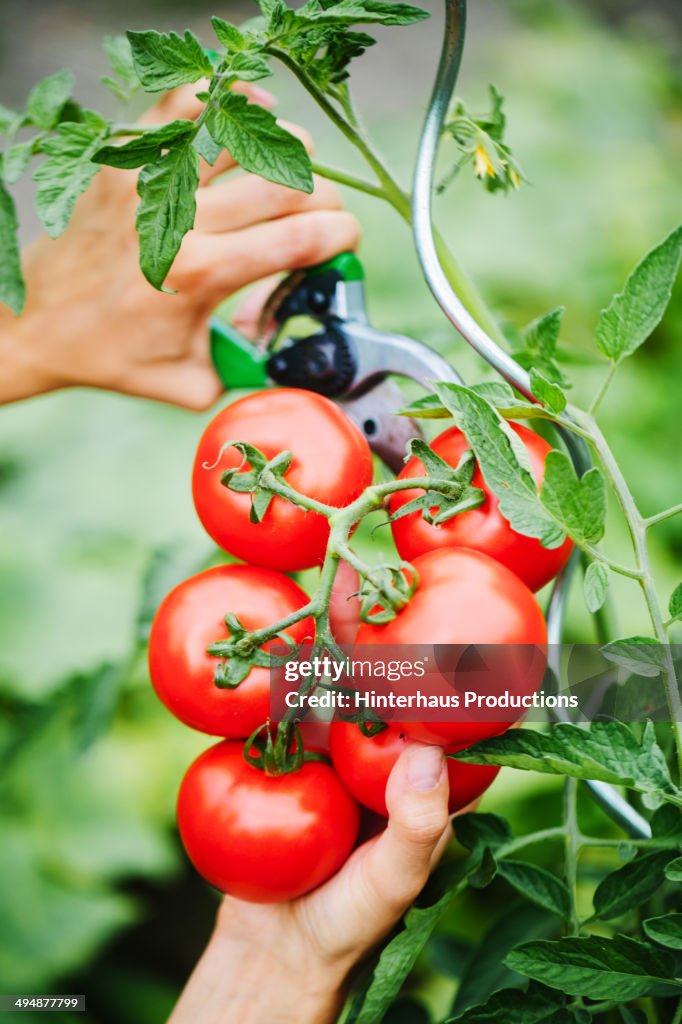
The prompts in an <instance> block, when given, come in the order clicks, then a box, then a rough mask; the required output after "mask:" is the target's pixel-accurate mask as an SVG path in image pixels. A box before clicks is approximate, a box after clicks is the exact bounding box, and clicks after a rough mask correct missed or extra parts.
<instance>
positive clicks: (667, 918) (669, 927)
mask: <svg viewBox="0 0 682 1024" xmlns="http://www.w3.org/2000/svg"><path fill="white" fill-rule="evenodd" d="M642 927H643V928H644V931H645V932H646V934H647V935H648V937H649V938H650V939H653V941H654V942H657V943H658V944H659V945H660V946H666V947H667V948H668V949H682V914H664V915H663V916H661V917H650V918H648V919H647V920H646V921H643V922H642Z"/></svg>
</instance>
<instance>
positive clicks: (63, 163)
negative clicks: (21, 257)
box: [33, 111, 106, 238]
mask: <svg viewBox="0 0 682 1024" xmlns="http://www.w3.org/2000/svg"><path fill="white" fill-rule="evenodd" d="M105 136H106V122H105V121H103V120H102V118H100V117H98V115H97V114H92V113H90V112H88V111H84V112H83V120H82V121H81V122H66V123H64V124H61V125H59V128H58V130H57V135H56V136H55V137H53V138H51V139H47V140H46V141H45V142H44V143H43V146H42V149H43V152H44V153H46V154H47V155H46V158H45V160H43V162H42V163H41V164H40V166H39V167H38V169H37V170H36V172H35V174H34V175H33V176H34V178H35V180H36V182H37V189H36V210H37V212H38V216H39V217H40V220H41V223H42V225H43V227H44V228H45V230H46V231H47V233H48V235H51V236H52V238H56V237H57V236H58V235H60V234H61V233H62V231H63V230H64V228H65V227H66V225H67V224H68V223H69V220H70V218H71V214H72V213H73V208H74V206H75V205H76V200H77V199H78V197H79V196H80V195H81V193H83V192H84V191H85V189H86V188H87V187H88V185H89V184H90V182H91V181H92V179H93V178H94V177H95V175H96V174H97V172H98V170H99V167H98V165H97V164H96V163H94V162H93V157H94V155H95V153H96V152H97V150H98V149H99V148H100V146H101V144H102V142H103V140H104V138H105Z"/></svg>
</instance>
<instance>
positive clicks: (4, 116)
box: [0, 103, 21, 132]
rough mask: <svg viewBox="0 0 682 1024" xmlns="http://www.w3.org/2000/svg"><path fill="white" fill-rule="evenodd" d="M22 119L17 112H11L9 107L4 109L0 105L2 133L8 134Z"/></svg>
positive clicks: (0, 127)
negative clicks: (8, 130)
mask: <svg viewBox="0 0 682 1024" xmlns="http://www.w3.org/2000/svg"><path fill="white" fill-rule="evenodd" d="M20 118H21V114H17V113H16V111H14V110H10V109H9V108H8V107H3V105H2V103H0V132H6V131H7V129H8V128H10V127H11V126H12V125H13V124H16V123H17V121H19V119H20Z"/></svg>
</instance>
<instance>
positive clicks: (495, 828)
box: [452, 812, 512, 853]
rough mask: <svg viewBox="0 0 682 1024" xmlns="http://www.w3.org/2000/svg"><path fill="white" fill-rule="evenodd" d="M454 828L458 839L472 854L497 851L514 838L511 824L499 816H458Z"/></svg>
mask: <svg viewBox="0 0 682 1024" xmlns="http://www.w3.org/2000/svg"><path fill="white" fill-rule="evenodd" d="M452 827H453V829H454V831H455V835H456V836H457V839H458V840H459V842H460V843H461V844H462V846H465V847H466V848H467V850H471V851H472V853H482V852H483V850H485V849H486V848H487V849H490V850H493V851H494V850H496V849H498V848H499V847H500V846H504V845H505V844H506V843H508V842H509V841H510V840H511V838H512V832H511V828H510V827H509V822H508V821H506V820H505V819H504V818H500V817H499V815H497V814H477V813H473V812H472V813H469V814H458V815H457V817H456V818H453V821H452Z"/></svg>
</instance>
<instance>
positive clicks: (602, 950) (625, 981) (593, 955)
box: [505, 935, 682, 1002]
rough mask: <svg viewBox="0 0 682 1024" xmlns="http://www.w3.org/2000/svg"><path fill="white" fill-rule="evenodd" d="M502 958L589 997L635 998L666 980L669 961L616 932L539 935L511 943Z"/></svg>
mask: <svg viewBox="0 0 682 1024" xmlns="http://www.w3.org/2000/svg"><path fill="white" fill-rule="evenodd" d="M505 963H506V964H507V966H509V967H511V968H512V969H513V970H515V971H518V972H519V973H520V974H525V975H527V976H528V977H529V978H533V979H535V980H536V981H540V982H542V983H543V984H545V985H549V986H550V987H551V988H556V989H559V990H560V991H561V992H566V993H567V994H568V995H575V996H585V997H587V998H589V999H617V1000H618V1001H619V1002H624V1001H627V1000H628V999H639V998H640V997H641V996H644V995H647V994H649V993H650V992H652V991H654V990H656V989H657V988H658V987H659V986H660V985H664V984H671V985H675V986H676V987H678V988H679V987H682V983H677V982H673V981H671V979H672V978H673V977H674V974H675V962H674V960H673V958H672V957H671V956H669V955H668V954H665V953H663V952H662V951H661V950H660V949H656V948H654V947H653V946H649V945H648V944H646V943H643V942H638V941H637V940H636V939H630V938H628V937H627V936H625V935H617V936H616V937H615V938H613V939H605V938H602V937H601V936H596V935H590V936H588V937H586V938H564V939H558V940H556V941H547V940H544V941H543V940H541V941H539V942H527V943H524V944H523V945H522V946H517V948H516V949H514V950H512V952H511V953H509V955H508V956H507V958H506V961H505Z"/></svg>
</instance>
